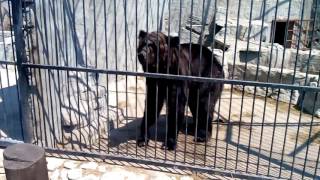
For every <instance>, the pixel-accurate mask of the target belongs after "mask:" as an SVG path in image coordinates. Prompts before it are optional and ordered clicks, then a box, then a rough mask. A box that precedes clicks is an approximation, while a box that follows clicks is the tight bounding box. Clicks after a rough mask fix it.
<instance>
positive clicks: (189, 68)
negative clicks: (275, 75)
mask: <svg viewBox="0 0 320 180" xmlns="http://www.w3.org/2000/svg"><path fill="white" fill-rule="evenodd" d="M190 11H191V12H190V29H192V16H193V0H191V7H190ZM191 40H192V31H191V30H190V33H189V41H190V42H189V44H190V45H189V57H192V56H191V47H192V41H191ZM190 71H191V62H190V61H189V63H188V74H191V73H190ZM186 94H187V100H186V104H187V105H188V104H189V94H190V90H189V89H187V92H186ZM185 114H186V115H187V114H188V108H186V113H185ZM184 120H185V122H186V126H185V139H184V141H185V144H184V152H185V153H184V154H183V155H184V156H183V162H184V163H186V154H187V153H186V152H187V135H188V123H187V121H186V120H187V118H186V117H185V118H184Z"/></svg>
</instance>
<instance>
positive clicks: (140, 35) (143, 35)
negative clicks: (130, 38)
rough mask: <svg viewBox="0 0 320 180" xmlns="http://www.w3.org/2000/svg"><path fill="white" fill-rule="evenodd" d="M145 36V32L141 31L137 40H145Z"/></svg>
mask: <svg viewBox="0 0 320 180" xmlns="http://www.w3.org/2000/svg"><path fill="white" fill-rule="evenodd" d="M146 36H147V32H145V31H143V30H141V31H140V32H139V38H142V39H143V38H145V37H146Z"/></svg>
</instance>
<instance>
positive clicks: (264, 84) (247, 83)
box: [22, 63, 320, 92]
mask: <svg viewBox="0 0 320 180" xmlns="http://www.w3.org/2000/svg"><path fill="white" fill-rule="evenodd" d="M22 65H23V66H25V67H28V68H38V69H50V70H65V71H77V72H91V73H102V74H112V75H127V76H142V77H150V78H158V79H160V78H164V79H171V80H187V81H196V82H221V83H225V84H233V85H245V86H259V87H270V88H280V89H290V90H299V91H313V92H320V87H312V86H297V85H293V84H281V83H270V82H258V81H245V80H233V79H220V78H208V77H196V76H185V75H172V74H161V73H147V72H132V71H121V70H107V69H98V68H97V69H96V68H86V67H70V66H56V65H43V64H29V63H23V64H22Z"/></svg>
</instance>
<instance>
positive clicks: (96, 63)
mask: <svg viewBox="0 0 320 180" xmlns="http://www.w3.org/2000/svg"><path fill="white" fill-rule="evenodd" d="M96 16H97V15H96V0H93V31H94V60H95V63H94V64H95V68H98V52H97V51H98V50H97V49H98V48H97V23H96V22H97V17H96ZM95 75H96V76H95V78H96V93H97V97H96V103H97V115H98V117H97V121H98V124H97V125H98V129H97V131H98V148H99V152H100V151H101V135H100V103H99V74H98V73H96V74H95ZM91 126H92V125H91V123H90V122H89V127H90V128H89V137H90V139H89V143H90V150H91V149H92V143H91V134H92V132H91Z"/></svg>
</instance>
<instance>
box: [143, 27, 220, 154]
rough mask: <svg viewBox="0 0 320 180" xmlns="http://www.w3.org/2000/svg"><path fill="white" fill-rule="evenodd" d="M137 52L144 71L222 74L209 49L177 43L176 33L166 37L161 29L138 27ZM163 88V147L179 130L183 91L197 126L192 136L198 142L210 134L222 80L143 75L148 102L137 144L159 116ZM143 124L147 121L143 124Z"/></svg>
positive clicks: (171, 145) (169, 146)
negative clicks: (166, 129) (212, 80)
mask: <svg viewBox="0 0 320 180" xmlns="http://www.w3.org/2000/svg"><path fill="white" fill-rule="evenodd" d="M169 46H170V48H169ZM190 47H191V48H190ZM179 49H180V53H179ZM200 51H201V54H202V56H201V58H200ZM137 53H138V59H139V61H140V63H141V65H142V67H143V70H144V71H145V72H153V73H155V72H159V73H169V74H174V75H176V74H179V75H188V76H201V77H216V78H223V77H224V74H223V68H222V66H221V64H220V63H219V62H218V61H217V59H216V58H215V57H212V52H211V51H210V50H209V49H207V48H206V47H202V46H200V45H198V44H191V45H190V44H180V46H179V38H178V37H167V36H166V35H164V34H163V33H156V32H151V33H149V34H148V33H146V32H144V31H141V32H140V34H139V45H138V49H137ZM179 55H180V58H179V57H178V56H179ZM190 55H191V56H190ZM157 57H158V58H157ZM200 59H201V60H200ZM189 65H190V66H189ZM157 87H158V90H157V89H156V88H157ZM167 88H168V99H167V100H168V102H166V103H167V108H168V110H167V113H168V131H167V140H166V141H165V143H164V147H165V148H167V149H169V150H172V149H175V147H176V140H177V134H178V132H177V131H176V130H179V128H180V127H181V124H182V122H183V120H184V113H185V105H186V101H187V95H189V97H188V98H189V99H188V105H189V107H190V110H191V113H192V116H193V122H194V123H195V122H197V124H196V126H197V127H198V128H197V134H196V137H197V138H196V139H195V140H196V141H198V142H203V141H206V140H207V139H208V137H210V135H211V130H212V127H211V123H212V116H213V112H214V106H215V104H216V102H217V100H218V98H219V97H220V95H221V92H222V89H223V84H222V83H209V82H194V81H182V80H168V79H155V78H147V79H146V89H147V92H146V93H147V96H146V103H147V105H148V106H147V109H145V113H144V117H143V121H142V123H141V127H140V137H139V139H138V142H137V143H138V145H139V146H144V145H145V144H146V143H147V142H148V137H150V136H149V128H150V126H152V125H153V124H154V122H155V119H156V118H157V117H158V116H159V113H160V111H161V109H162V107H163V104H164V102H165V99H166V97H167V95H166V92H167ZM188 91H189V92H188ZM198 94H199V95H198ZM198 97H199V98H198ZM197 104H198V106H197ZM156 105H157V106H156ZM197 107H199V108H197ZM156 108H157V109H156ZM156 111H157V112H156ZM196 119H198V121H196ZM145 125H147V128H146V126H145ZM146 133H147V134H146Z"/></svg>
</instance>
